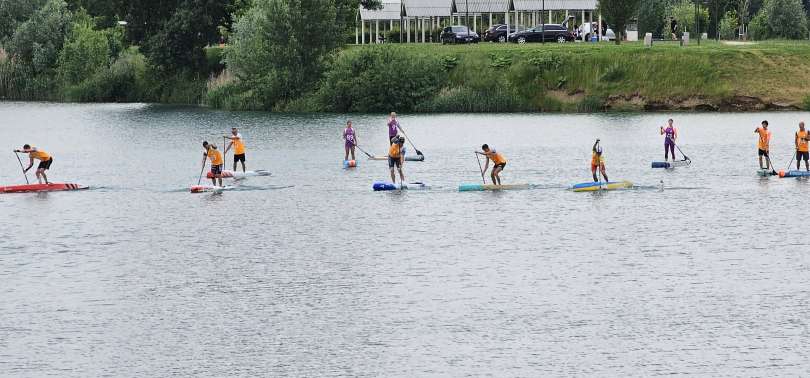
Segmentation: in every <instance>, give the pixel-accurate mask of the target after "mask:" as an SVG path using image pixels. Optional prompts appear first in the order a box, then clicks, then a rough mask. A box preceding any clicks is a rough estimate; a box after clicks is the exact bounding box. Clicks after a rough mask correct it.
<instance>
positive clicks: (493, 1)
mask: <svg viewBox="0 0 810 378" xmlns="http://www.w3.org/2000/svg"><path fill="white" fill-rule="evenodd" d="M509 3H510V0H455V1H453V4H454V5H455V6H454V10H455V11H456V13H466V12H467V6H468V5H469V7H470V9H469V11H470V12H473V13H489V12H492V13H496V12H501V13H502V12H507V11H509Z"/></svg>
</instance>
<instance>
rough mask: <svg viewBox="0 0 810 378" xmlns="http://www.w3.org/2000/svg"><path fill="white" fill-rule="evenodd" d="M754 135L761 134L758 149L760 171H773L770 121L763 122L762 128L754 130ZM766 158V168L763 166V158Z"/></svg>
mask: <svg viewBox="0 0 810 378" xmlns="http://www.w3.org/2000/svg"><path fill="white" fill-rule="evenodd" d="M754 134H759V142H758V143H757V148H758V149H759V168H760V169H773V166H772V165H771V156H770V149H771V148H770V144H771V132H770V131H768V121H762V126H760V127H757V129H756V130H754ZM763 156H764V157H765V163H766V164H767V165H766V166H765V167H763V166H762V157H763Z"/></svg>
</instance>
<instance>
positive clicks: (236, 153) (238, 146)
mask: <svg viewBox="0 0 810 378" xmlns="http://www.w3.org/2000/svg"><path fill="white" fill-rule="evenodd" d="M225 138H226V139H230V140H231V143H229V144H228V147H225V155H227V154H228V150H230V149H231V147H233V171H234V172H236V163H239V162H241V163H242V172H245V170H246V168H245V141H243V140H242V134H239V130H236V128H235V127H234V128H231V135H226V136H225Z"/></svg>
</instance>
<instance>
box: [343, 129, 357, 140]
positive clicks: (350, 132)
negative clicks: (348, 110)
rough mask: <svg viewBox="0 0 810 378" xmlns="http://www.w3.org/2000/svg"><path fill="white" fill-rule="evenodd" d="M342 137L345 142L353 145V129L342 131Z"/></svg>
mask: <svg viewBox="0 0 810 378" xmlns="http://www.w3.org/2000/svg"><path fill="white" fill-rule="evenodd" d="M343 137H345V138H346V142H349V143H354V129H349V128H347V129H346V130H343Z"/></svg>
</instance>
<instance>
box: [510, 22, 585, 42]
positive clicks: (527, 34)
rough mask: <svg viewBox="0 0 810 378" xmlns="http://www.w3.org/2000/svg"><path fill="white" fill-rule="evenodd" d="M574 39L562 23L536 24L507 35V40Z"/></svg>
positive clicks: (551, 40)
mask: <svg viewBox="0 0 810 378" xmlns="http://www.w3.org/2000/svg"><path fill="white" fill-rule="evenodd" d="M573 40H574V33H571V32H570V31H568V29H566V28H565V27H564V26H562V25H558V24H545V25H537V26H535V27H533V28H531V29H528V30H525V31H522V32H517V33H513V34H510V35H509V42H514V43H527V42H544V41H545V42H559V43H565V42H570V41H573Z"/></svg>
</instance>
